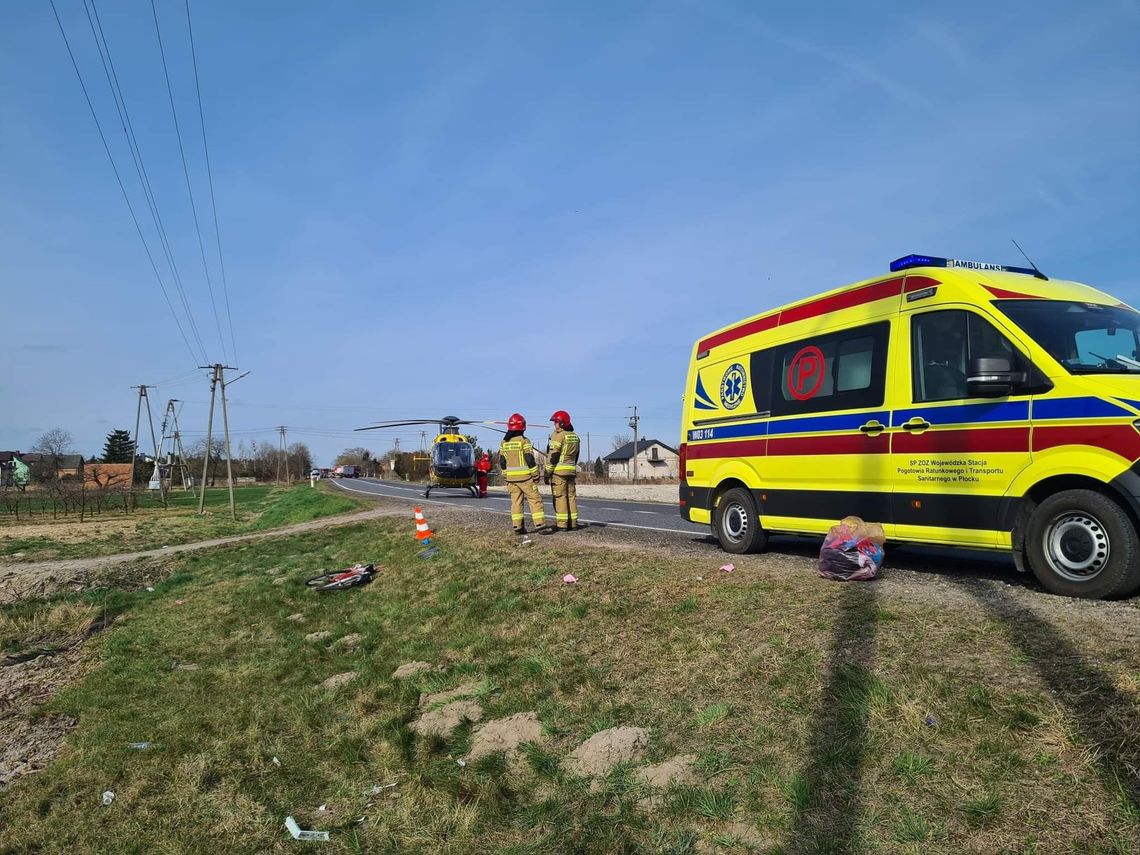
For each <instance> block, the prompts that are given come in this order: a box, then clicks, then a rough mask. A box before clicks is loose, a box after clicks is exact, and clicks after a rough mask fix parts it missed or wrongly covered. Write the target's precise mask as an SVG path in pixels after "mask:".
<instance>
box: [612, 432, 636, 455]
mask: <svg viewBox="0 0 1140 855" xmlns="http://www.w3.org/2000/svg"><path fill="white" fill-rule="evenodd" d="M631 442H633V437H632V436H630V435H629V434H628V433H624V434H619V435H618V436H615V437H614V438H613V441H612V442H611V443H610V451H617V450H618V449H619V448H621V447H622V446H623V445H628V444H629V443H631ZM638 445H641V443H638Z"/></svg>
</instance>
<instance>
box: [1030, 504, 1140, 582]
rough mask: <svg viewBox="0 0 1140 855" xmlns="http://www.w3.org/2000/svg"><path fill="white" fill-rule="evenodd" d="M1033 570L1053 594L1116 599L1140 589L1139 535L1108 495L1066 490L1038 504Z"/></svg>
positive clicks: (1032, 522)
mask: <svg viewBox="0 0 1140 855" xmlns="http://www.w3.org/2000/svg"><path fill="white" fill-rule="evenodd" d="M1025 551H1026V555H1027V556H1028V558H1029V566H1030V567H1031V568H1032V570H1033V575H1034V576H1036V577H1037V579H1038V581H1039V582H1041V584H1042V585H1044V586H1045V587H1046V588H1047V589H1048V590H1049V591H1051V592H1052V593H1054V594H1063V595H1064V596H1067V597H1082V598H1085V599H1097V600H1100V599H1111V598H1117V597H1127V596H1129V595H1130V594H1133V593H1135V592H1136V590H1137V589H1138V588H1140V535H1137V532H1136V526H1135V525H1134V524H1133V522H1132V519H1131V518H1130V517H1129V516H1128V514H1127V513H1125V511H1124V509H1123V508H1122V507H1120V505H1118V504H1117V503H1116V502H1114V501H1113V500H1112V499H1110V498H1108V496H1105V495H1102V494H1101V493H1097V492H1095V491H1093V490H1063V491H1061V492H1060V493H1057V494H1056V495H1053V496H1050V497H1049V498H1048V499H1045V500H1044V501H1043V502H1041V504H1039V505H1038V506H1037V507H1036V508H1035V509H1034V510H1033V513H1032V515H1031V516H1030V518H1029V527H1028V529H1027V531H1026V536H1025Z"/></svg>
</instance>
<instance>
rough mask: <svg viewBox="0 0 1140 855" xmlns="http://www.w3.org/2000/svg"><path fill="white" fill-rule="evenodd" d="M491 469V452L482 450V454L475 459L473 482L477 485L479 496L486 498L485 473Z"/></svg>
mask: <svg viewBox="0 0 1140 855" xmlns="http://www.w3.org/2000/svg"><path fill="white" fill-rule="evenodd" d="M490 471H491V454H490V452H488V451H484V452H483V456H482V457H480V458H479V459H478V460H476V461H475V483H476V484H477V485H478V487H479V498H480V499H485V498H487V473H489V472H490Z"/></svg>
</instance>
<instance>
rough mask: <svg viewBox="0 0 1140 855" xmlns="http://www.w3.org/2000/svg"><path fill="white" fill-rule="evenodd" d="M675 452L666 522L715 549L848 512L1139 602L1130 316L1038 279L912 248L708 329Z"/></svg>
mask: <svg viewBox="0 0 1140 855" xmlns="http://www.w3.org/2000/svg"><path fill="white" fill-rule="evenodd" d="M682 439H683V441H682V445H681V472H682V481H681V496H680V501H681V515H682V516H683V517H685V518H686V519H688V520H690V521H692V522H696V523H708V524H709V525H710V526H711V527H712V530H713V532H714V534H715V535H716V537H717V539H718V540H719V542H720V544H721V547H722V548H724V549H725V550H727V551H728V552H734V553H745V552H759V551H762V550H763V549H764V548H765V547H766V545H767V541H768V535H769V534H822V533H824V532H826V531H827V529H828V528H829V527H830V526H831V525H833V524H834V523H835V522H836V521H837V520H839V519H841V518H842V517H845V516H848V515H851V514H854V515H857V516H860V517H862V518H864V519H866V520H869V521H875V522H880V523H882V524H883V528H884V529H885V531H886V534H887V537H888V540H890V541H892V542H895V543H922V544H936V545H944V546H965V547H973V548H982V549H994V550H1010V551H1012V553H1013V557H1014V562H1015V564H1016V565H1017V568H1018V569H1019V570H1022V571H1028V570H1031V571H1032V572H1033V573H1034V574H1035V575H1036V576H1037V578H1038V579H1039V580H1040V581H1041V583H1042V584H1043V585H1044V586H1045V587H1046V588H1048V589H1049V590H1050V591H1053V592H1055V593H1059V594H1067V595H1070V596H1076V597H1126V596H1128V595H1130V594H1132V593H1134V592H1136V591H1137V589H1140V536H1138V534H1137V531H1138V527H1140V462H1138V461H1140V313H1137V312H1136V311H1135V310H1134V309H1132V308H1130V307H1129V306H1127V305H1125V304H1124V303H1122V302H1120V301H1119V300H1116V299H1114V298H1113V297H1110V296H1108V295H1107V294H1104V293H1102V292H1100V291H1097V290H1094V289H1093V288H1090V287H1088V286H1087V285H1081V284H1079V283H1076V282H1065V281H1059V280H1052V279H1047V278H1046V277H1045V276H1044V275H1043V274H1042V273H1041V272H1040V271H1038V270H1037V269H1036V268H1021V267H1008V266H1005V265H998V264H988V263H983V262H974V261H963V260H958V259H948V258H938V257H934V256H920V255H910V256H906V257H904V258H900V259H898V260H897V261H894V262H892V263H891V265H890V273H889V274H888V275H886V276H883V277H878V278H875V279H870V280H867V281H864V282H858V283H856V284H854V285H850V286H847V287H845V288H840V289H838V290H835V291H830V292H828V293H826V294H822V295H819V296H816V297H812V298H810V299H807V300H802V301H800V302H797V303H792V304H790V305H788V306H784V307H783V308H780V309H776V310H774V311H771V312H767V313H765V314H762V315H757V316H755V317H752V318H748V319H747V320H744V321H741V322H739V323H736V324H733V325H732V326H729V327H725V328H724V329H721V330H717V331H716V332H713V333H710V334H709V335H707V336H704V337H703V338H701V339H700V340H699V341H697V343H696V344H695V345H694V347H693V352H692V357H691V359H690V362H689V372H688V379H687V380H686V385H685V395H684V410H683V424H682Z"/></svg>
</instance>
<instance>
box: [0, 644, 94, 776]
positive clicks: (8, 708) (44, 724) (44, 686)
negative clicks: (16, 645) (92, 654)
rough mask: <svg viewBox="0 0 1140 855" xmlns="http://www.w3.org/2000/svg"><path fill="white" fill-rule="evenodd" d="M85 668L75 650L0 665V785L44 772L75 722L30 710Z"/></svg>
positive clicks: (73, 679) (82, 660)
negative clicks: (41, 714) (27, 775)
mask: <svg viewBox="0 0 1140 855" xmlns="http://www.w3.org/2000/svg"><path fill="white" fill-rule="evenodd" d="M85 670H86V668H85V661H84V657H83V653H82V651H80V650H78V649H76V650H70V651H68V652H66V653H61V654H59V655H56V656H40V657H37V658H36V659H32V660H29V661H27V662H18V663H16V664H14V665H7V666H4V667H0V787H4V786H7V785H8V784H10V783H12V782H13V781H15V780H16V779H18V778H20V777H22V776H23V775H26V774H28V773H30V772H37V771H39V770H40V769H43V768H44V767H45V766H47V765H48V764H49V763H50V762H51V761H52V760H54V759H55V757H56V755H58V754H59V751H60V748H61V747H62V745H63V740H64V738H65V737H66V736H67V734H68V732H69V731H70V730H71V729H72V728H73V727H75V724H76V722H75V719H73V718H69V717H67V716H42V717H40V716H35V715H34V714H33V712H34V710H35V709H36V708H37V707H39V706H41V705H42V704H44V703H45V702H47V701H48V700H50V699H51V698H52V697H53V696H54V695H55V694H56V692H58V691H59V690H60V689H61V688H63V687H64V686H66V685H68V684H69V683H72V682H74V681H75V680H77V679H79V677H81V676H82V675H83V673H84V671H85Z"/></svg>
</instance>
